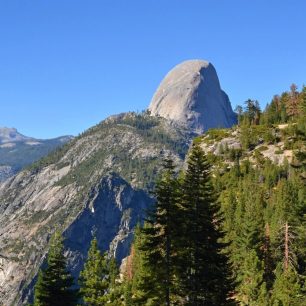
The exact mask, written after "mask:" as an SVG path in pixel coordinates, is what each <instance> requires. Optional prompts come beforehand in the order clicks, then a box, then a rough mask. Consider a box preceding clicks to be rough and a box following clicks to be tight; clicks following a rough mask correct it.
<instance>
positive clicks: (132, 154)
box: [0, 113, 191, 306]
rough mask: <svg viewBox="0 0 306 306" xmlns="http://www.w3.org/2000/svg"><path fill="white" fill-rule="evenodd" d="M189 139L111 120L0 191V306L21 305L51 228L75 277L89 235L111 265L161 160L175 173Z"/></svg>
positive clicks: (151, 122) (144, 119)
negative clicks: (58, 232) (59, 235)
mask: <svg viewBox="0 0 306 306" xmlns="http://www.w3.org/2000/svg"><path fill="white" fill-rule="evenodd" d="M190 139H191V135H190V134H189V133H188V132H187V131H185V130H182V129H179V128H177V127H176V126H174V125H173V124H171V123H169V122H168V121H167V120H165V119H163V118H155V117H152V116H149V115H148V114H146V113H144V114H140V115H137V114H134V113H128V114H122V115H119V116H113V117H111V118H109V119H107V120H105V121H104V122H102V123H101V124H99V125H97V126H95V127H93V128H91V129H89V130H87V131H86V132H85V133H83V134H82V135H80V136H79V137H76V138H75V139H73V140H72V141H71V142H69V143H68V144H66V145H64V146H63V147H61V148H60V149H58V150H56V151H55V152H53V153H52V154H50V155H49V156H47V157H46V158H43V159H42V160H40V161H39V162H37V163H35V164H34V165H32V166H31V167H28V168H27V169H26V170H24V171H22V172H20V173H19V174H17V175H16V176H14V177H12V178H9V179H8V180H7V181H5V182H4V183H2V185H0V264H1V269H0V288H1V292H0V304H1V302H2V303H3V304H4V305H5V306H9V305H21V304H22V301H24V300H25V299H26V297H27V296H28V295H29V293H30V292H31V287H32V285H33V283H32V282H31V280H32V279H33V277H34V276H35V275H36V273H37V270H38V268H39V267H40V265H41V264H42V262H43V260H44V256H45V254H46V252H47V242H48V240H49V238H50V235H51V234H52V233H53V232H54V230H55V228H61V229H62V230H63V231H64V232H65V236H66V238H67V239H66V252H67V255H68V257H69V262H70V268H71V270H72V271H73V274H74V275H75V276H77V275H78V273H79V271H80V269H81V267H82V264H83V260H84V258H85V256H86V253H87V249H88V246H89V243H90V239H91V237H92V235H93V233H96V236H97V237H98V243H99V247H100V248H101V249H102V250H108V249H109V250H110V252H111V253H113V254H114V255H115V256H116V258H117V259H118V260H121V259H122V258H123V257H124V256H126V255H127V254H128V249H129V246H130V242H131V239H132V233H133V228H134V226H135V224H136V223H137V222H141V221H142V220H143V217H144V214H145V210H146V209H147V208H148V207H149V206H150V205H151V204H152V203H153V200H152V197H151V196H150V195H149V190H151V189H152V182H153V181H154V180H155V178H156V176H157V174H158V171H159V169H160V166H161V160H162V159H163V157H165V156H171V157H172V158H173V159H174V160H175V161H176V163H177V165H178V166H180V165H182V162H183V159H184V156H185V153H186V152H187V150H188V145H189V141H190Z"/></svg>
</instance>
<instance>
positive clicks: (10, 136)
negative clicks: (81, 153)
mask: <svg viewBox="0 0 306 306" xmlns="http://www.w3.org/2000/svg"><path fill="white" fill-rule="evenodd" d="M72 138H73V137H72V136H62V137H58V138H53V139H36V138H33V137H28V136H24V135H22V134H20V133H19V132H18V131H17V130H16V129H15V128H7V127H0V181H4V180H6V179H7V178H8V177H10V176H12V175H14V174H16V173H17V172H18V171H20V170H21V169H22V168H24V167H25V166H28V165H30V164H32V163H33V162H35V161H37V160H38V159H40V158H42V157H43V156H45V155H47V154H49V153H50V152H51V151H53V150H54V149H56V148H57V147H59V146H61V145H63V144H65V143H66V142H68V141H69V140H71V139H72Z"/></svg>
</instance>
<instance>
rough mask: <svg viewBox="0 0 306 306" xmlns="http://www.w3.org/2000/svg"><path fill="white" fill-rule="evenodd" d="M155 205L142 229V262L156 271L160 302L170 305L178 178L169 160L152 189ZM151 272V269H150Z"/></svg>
mask: <svg viewBox="0 0 306 306" xmlns="http://www.w3.org/2000/svg"><path fill="white" fill-rule="evenodd" d="M155 196H156V206H155V210H154V212H152V213H151V214H150V217H149V219H148V221H147V226H146V227H144V228H143V229H142V231H143V233H144V236H145V240H144V241H145V243H144V244H143V245H142V251H143V252H145V254H146V256H145V265H146V268H147V269H148V271H151V272H150V274H152V273H157V275H158V283H156V284H155V288H156V291H158V292H159V293H158V296H159V303H163V304H165V305H168V306H169V305H170V301H173V300H174V299H175V297H174V295H175V294H174V292H175V281H174V270H175V258H176V256H175V255H176V253H177V252H175V250H174V243H175V239H176V232H177V218H178V207H177V205H176V204H177V203H176V202H177V180H176V179H175V175H174V165H173V162H172V161H171V160H170V159H167V160H165V163H164V171H163V174H162V176H161V178H160V180H158V181H157V184H156V188H155ZM153 271H154V272H153Z"/></svg>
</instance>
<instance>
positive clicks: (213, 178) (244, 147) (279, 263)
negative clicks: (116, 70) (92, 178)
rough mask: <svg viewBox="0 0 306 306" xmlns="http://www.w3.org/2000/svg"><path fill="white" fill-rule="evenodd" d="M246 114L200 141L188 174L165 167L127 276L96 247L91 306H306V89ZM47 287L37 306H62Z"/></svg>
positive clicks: (88, 270) (89, 272)
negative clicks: (54, 301) (233, 123)
mask: <svg viewBox="0 0 306 306" xmlns="http://www.w3.org/2000/svg"><path fill="white" fill-rule="evenodd" d="M238 114H239V124H238V126H236V127H233V128H231V129H219V130H218V129H214V130H210V131H208V132H207V133H206V134H204V135H202V136H200V137H197V138H196V139H195V140H194V143H193V146H192V148H191V150H190V152H189V154H188V157H187V161H186V167H185V168H184V169H183V170H181V171H179V172H178V173H177V172H175V170H174V169H175V167H174V165H173V162H172V161H171V160H169V159H166V160H165V165H164V171H163V172H162V173H161V175H160V178H159V179H158V180H157V182H156V187H155V197H156V207H155V209H153V210H150V211H148V212H147V218H146V221H145V223H144V225H142V224H139V226H138V227H137V229H136V231H135V237H134V242H133V244H132V247H131V250H130V255H129V256H128V257H127V258H126V259H125V260H124V262H123V264H122V266H121V273H120V274H119V271H118V268H116V265H115V264H114V261H113V260H112V259H111V258H110V256H107V254H104V255H102V254H101V253H100V251H99V250H98V248H97V244H96V242H95V240H93V242H92V244H91V248H90V250H89V253H88V254H89V256H88V259H87V262H86V264H85V267H84V270H83V272H82V273H81V277H80V280H79V284H80V286H81V289H80V294H81V295H80V301H79V302H80V303H81V304H83V305H118V306H119V305H137V306H138V305H139V306H140V305H147V306H149V305H192V306H194V305H195V306H196V305H216V306H217V305H254V306H255V305H256V306H257V305H258V306H259V305H263V306H268V305H271V306H300V305H305V304H306V298H305V293H306V286H305V279H306V264H305V259H306V202H305V198H306V189H305V181H306V162H305V140H306V88H305V87H304V88H303V89H302V91H301V92H298V91H297V89H296V87H295V86H291V89H290V91H289V92H286V93H284V94H282V95H281V96H280V97H279V96H275V97H274V98H273V100H272V102H271V103H270V104H269V105H267V107H266V109H265V110H264V111H261V110H260V108H259V104H258V102H257V101H254V100H251V99H249V100H248V101H246V104H245V106H244V107H239V108H238ZM51 254H52V252H51ZM43 273H45V274H47V275H48V270H45V271H44V272H43ZM116 275H117V276H116ZM52 277H55V276H54V275H53V276H52ZM46 279H48V278H46ZM39 284H40V285H39V286H40V287H39V286H37V287H36V293H35V295H36V299H35V303H34V304H35V305H52V303H51V304H48V303H47V302H45V303H44V302H42V301H44V299H43V298H41V299H40V298H39V296H42V295H41V290H42V289H41V288H45V287H42V280H41V282H40V283H39ZM46 284H47V285H48V283H46ZM46 288H47V287H46ZM64 289H65V288H64ZM64 289H63V291H65V290H64ZM66 289H67V288H66ZM68 289H69V288H68ZM68 289H67V290H68ZM44 292H45V294H47V295H49V296H48V299H49V301H50V300H51V301H52V292H51V291H48V290H46V291H44ZM69 293H71V291H69ZM74 298H75V296H74ZM66 305H68V304H66Z"/></svg>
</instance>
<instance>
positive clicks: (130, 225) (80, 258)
mask: <svg viewBox="0 0 306 306" xmlns="http://www.w3.org/2000/svg"><path fill="white" fill-rule="evenodd" d="M91 197H92V199H91V202H90V203H89V205H88V206H87V207H86V209H84V210H83V211H82V213H81V214H80V215H79V216H78V217H77V218H76V220H75V221H74V222H73V223H72V224H71V225H70V226H69V228H68V229H67V230H66V232H65V234H64V235H65V238H66V240H65V246H66V250H67V252H68V253H69V256H68V257H69V258H70V262H69V264H70V267H71V268H70V271H72V273H73V274H74V276H78V275H79V272H80V270H81V268H82V267H83V264H84V259H85V258H86V256H87V251H88V249H89V246H90V242H91V240H92V238H93V236H95V237H96V238H97V240H98V246H99V249H100V250H102V251H107V250H109V255H110V256H114V257H115V258H116V259H117V260H118V261H119V262H120V261H121V260H122V259H123V258H124V257H125V256H126V255H127V254H128V252H129V247H130V243H131V241H132V238H133V229H134V227H135V225H136V224H137V222H141V221H142V220H143V219H144V217H145V211H146V210H147V209H148V208H149V207H150V206H151V205H152V204H153V199H152V198H151V197H150V196H149V195H148V194H147V193H146V192H144V191H142V190H135V189H134V188H133V187H132V186H131V185H130V184H129V183H128V182H126V181H125V180H124V179H122V178H121V177H120V176H118V175H117V174H115V173H114V174H110V175H108V176H106V177H104V178H103V179H102V180H101V182H100V183H99V184H98V185H97V186H96V187H95V188H94V189H93V191H92V195H91Z"/></svg>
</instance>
